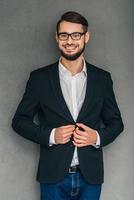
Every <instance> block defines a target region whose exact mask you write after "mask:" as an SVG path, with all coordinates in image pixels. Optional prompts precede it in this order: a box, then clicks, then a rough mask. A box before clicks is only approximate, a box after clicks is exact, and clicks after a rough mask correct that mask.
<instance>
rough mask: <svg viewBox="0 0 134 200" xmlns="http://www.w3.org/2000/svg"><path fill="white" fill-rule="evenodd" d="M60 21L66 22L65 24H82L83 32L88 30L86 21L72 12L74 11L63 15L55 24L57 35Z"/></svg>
mask: <svg viewBox="0 0 134 200" xmlns="http://www.w3.org/2000/svg"><path fill="white" fill-rule="evenodd" d="M62 21H67V22H72V23H77V24H82V26H83V29H84V32H86V31H87V30H88V21H87V20H86V18H85V17H83V16H82V15H81V14H79V13H77V12H74V11H69V12H66V13H64V14H63V15H62V16H61V18H60V20H59V21H58V22H57V26H56V29H57V33H58V32H59V27H60V23H61V22H62Z"/></svg>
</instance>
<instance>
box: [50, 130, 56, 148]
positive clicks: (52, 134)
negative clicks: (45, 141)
mask: <svg viewBox="0 0 134 200" xmlns="http://www.w3.org/2000/svg"><path fill="white" fill-rule="evenodd" d="M55 129H56V128H53V129H52V131H51V133H50V137H49V146H52V145H53V144H56V142H55V138H54V135H55Z"/></svg>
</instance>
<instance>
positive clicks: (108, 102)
mask: <svg viewBox="0 0 134 200" xmlns="http://www.w3.org/2000/svg"><path fill="white" fill-rule="evenodd" d="M101 114H102V120H103V123H104V128H100V129H99V130H98V133H99V135H100V147H103V146H105V145H107V144H109V143H111V142H113V141H114V140H115V138H116V137H117V136H118V135H119V134H120V133H121V132H122V131H123V129H124V125H123V122H122V118H121V113H120V110H119V108H118V105H117V102H116V99H115V95H114V91H113V81H112V79H111V75H110V73H108V78H107V83H106V91H105V98H104V102H103V108H102V113H101Z"/></svg>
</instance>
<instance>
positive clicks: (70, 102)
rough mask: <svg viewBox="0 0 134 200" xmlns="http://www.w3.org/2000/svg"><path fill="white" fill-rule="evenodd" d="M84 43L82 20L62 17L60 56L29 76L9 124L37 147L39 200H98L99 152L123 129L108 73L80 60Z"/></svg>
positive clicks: (70, 15)
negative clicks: (36, 144) (54, 61)
mask: <svg viewBox="0 0 134 200" xmlns="http://www.w3.org/2000/svg"><path fill="white" fill-rule="evenodd" d="M89 38H90V34H89V32H88V22H87V20H86V19H85V18H84V17H83V16H82V15H80V14H79V13H76V12H67V13H65V14H63V15H62V17H61V19H60V20H59V21H58V23H57V31H56V41H57V43H58V47H59V50H60V52H61V57H60V59H59V60H58V61H57V62H56V63H54V64H51V65H49V66H46V67H42V68H40V69H37V70H35V71H33V72H31V74H30V78H29V80H28V83H27V86H26V90H25V93H24V96H23V98H22V100H21V102H20V104H19V106H18V108H17V111H16V113H15V116H14V118H13V121H12V127H13V129H14V130H15V131H16V132H17V133H18V134H20V135H21V136H23V137H25V138H27V139H29V140H31V141H33V142H36V143H38V144H40V160H39V167H38V173H37V180H38V181H39V182H40V188H41V200H70V199H77V200H78V199H80V200H99V198H100V193H101V185H102V183H103V178H104V177H103V155H102V147H103V146H105V145H108V144H109V143H111V142H113V141H114V139H115V138H116V137H117V136H118V135H119V134H120V133H121V132H122V130H123V122H122V119H121V114H120V111H119V108H118V106H117V103H116V100H115V96H114V92H113V88H112V79H111V76H110V73H109V72H106V71H104V70H102V69H100V68H98V67H95V66H93V65H91V64H89V63H88V62H87V61H85V59H84V57H83V52H84V49H85V45H86V43H87V42H88V40H89ZM35 114H38V118H39V122H40V124H39V125H37V124H35V123H34V122H33V118H34V116H35Z"/></svg>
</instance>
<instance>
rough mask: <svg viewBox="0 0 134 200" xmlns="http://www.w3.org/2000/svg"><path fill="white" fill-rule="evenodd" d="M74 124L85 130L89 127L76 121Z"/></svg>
mask: <svg viewBox="0 0 134 200" xmlns="http://www.w3.org/2000/svg"><path fill="white" fill-rule="evenodd" d="M76 125H77V126H79V127H81V128H83V129H84V130H85V131H87V130H88V129H89V127H88V126H86V125H84V124H82V123H76Z"/></svg>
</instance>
